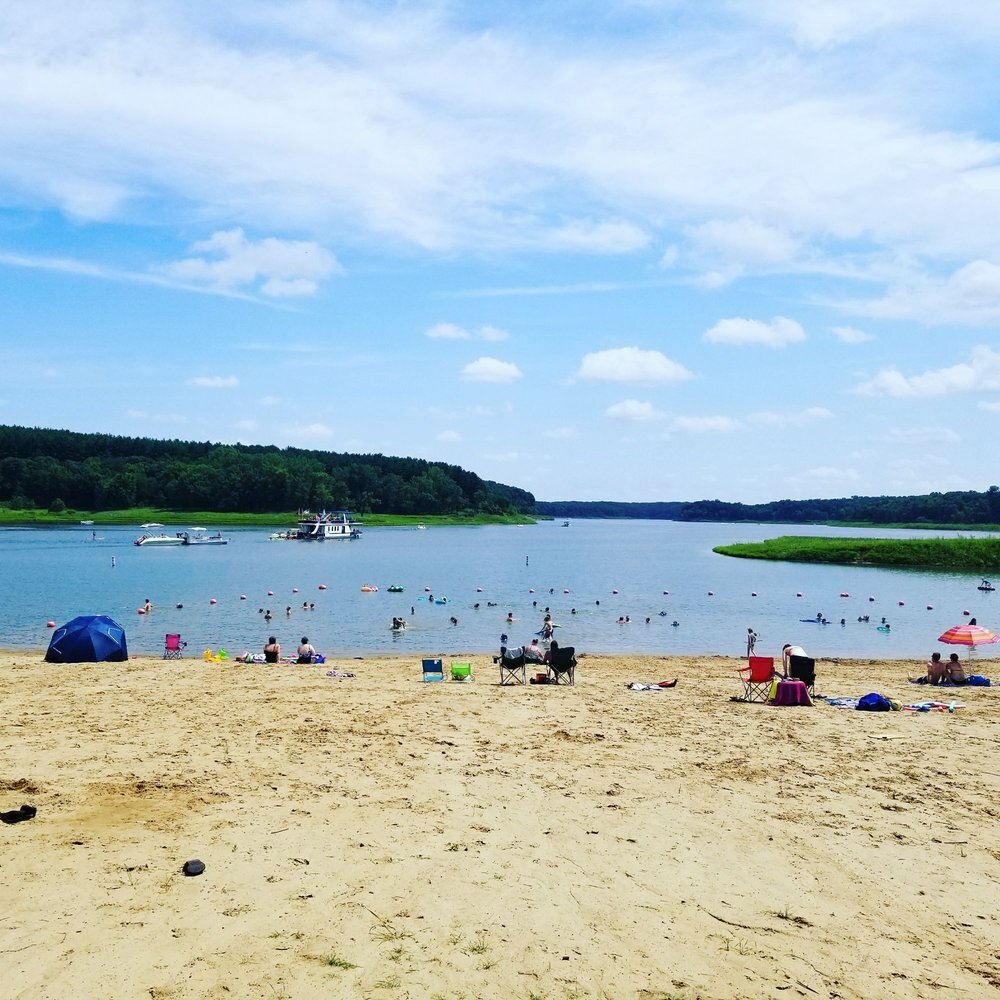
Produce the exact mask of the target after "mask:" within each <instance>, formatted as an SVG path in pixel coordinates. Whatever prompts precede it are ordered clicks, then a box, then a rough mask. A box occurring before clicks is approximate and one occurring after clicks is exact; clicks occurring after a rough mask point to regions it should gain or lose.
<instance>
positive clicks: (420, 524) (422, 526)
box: [417, 521, 427, 531]
mask: <svg viewBox="0 0 1000 1000" xmlns="http://www.w3.org/2000/svg"><path fill="white" fill-rule="evenodd" d="M426 530H427V525H426V524H424V522H423V521H420V522H418V524H417V531H426Z"/></svg>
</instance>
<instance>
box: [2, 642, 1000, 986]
mask: <svg viewBox="0 0 1000 1000" xmlns="http://www.w3.org/2000/svg"><path fill="white" fill-rule="evenodd" d="M452 659H455V660H469V661H471V663H472V666H473V673H474V676H475V683H473V684H454V683H450V682H447V683H443V684H442V683H437V684H424V683H421V681H420V665H419V661H418V660H413V659H410V658H384V659H365V660H331V661H328V662H327V664H325V665H324V666H322V667H297V666H278V667H262V666H253V667H244V666H240V665H237V664H233V663H228V664H222V665H206V664H204V663H202V662H200V661H196V660H194V659H185V660H182V661H169V662H165V661H162V660H159V659H148V658H140V659H135V660H132V661H130V662H129V663H127V664H96V665H95V664H90V665H67V666H54V665H50V664H45V663H44V662H42V658H41V654H40V653H7V654H0V694H2V701H0V704H2V706H3V714H2V718H0V740H2V747H3V767H2V770H0V810H10V809H16V808H17V807H19V806H20V805H21V804H22V803H31V804H33V805H34V806H36V807H37V809H38V813H37V816H36V817H35V818H34V819H31V820H28V821H25V822H21V823H17V824H10V825H2V826H0V838H2V845H3V846H2V851H0V894H2V898H3V900H4V906H3V907H2V911H0V953H2V955H3V968H4V975H3V981H4V988H3V993H4V995H5V996H10V997H25V998H27V997H32V998H63V997H109V998H111V997H114V998H131V997H136V998H138V997H144V998H148V997H153V998H167V997H170V998H195V997H292V998H299V997H386V998H391V997H414V998H416V997H419V998H429V997H446V998H459V997H464V998H471V997H484V998H494V997H504V998H506V997H512V998H524V1000H528V998H545V1000H557V998H558V1000H563V998H584V997H586V998H590V997H595V998H596V997H600V998H619V997H623V998H636V1000H640V998H641V1000H668V998H671V1000H679V998H683V1000H695V998H713V1000H714V998H719V1000H728V998H739V997H748V998H750V997H754V998H755V997H781V998H788V997H808V998H813V997H824V998H835V997H839V998H880V997H898V998H914V997H928V998H930V997H934V998H936V1000H940V998H942V997H953V996H954V997H986V996H992V995H996V992H997V990H998V989H1000V926H998V919H1000V918H998V915H997V907H996V901H997V899H998V898H1000V894H998V890H1000V837H998V833H1000V822H998V819H1000V805H998V802H1000V755H998V753H997V751H998V749H1000V726H998V722H1000V702H998V698H1000V689H996V688H976V689H962V690H960V691H958V692H957V693H956V692H949V694H948V696H949V699H950V697H955V696H956V695H957V697H959V698H960V700H961V701H962V702H964V704H965V705H966V706H967V707H966V708H963V709H958V710H956V711H955V712H954V713H953V714H948V713H930V714H915V713H909V712H901V713H896V712H893V713H886V714H872V713H862V712H854V711H844V710H838V709H834V708H831V707H830V706H827V705H824V704H817V705H816V706H815V707H813V708H787V709H786V708H773V707H769V706H766V705H748V704H741V703H733V702H730V700H729V698H730V696H731V695H734V694H737V693H738V692H739V689H740V688H739V684H738V681H737V680H736V675H735V673H734V671H735V668H736V667H737V666H738V665H739V661H737V660H734V659H724V658H706V657H675V658H669V659H667V658H659V657H644V656H621V657H615V656H600V657H597V656H595V657H582V658H581V659H580V663H579V666H578V670H577V684H576V686H575V687H557V688H556V687H546V686H537V687H533V686H527V687H504V688H501V687H499V686H498V685H497V671H496V668H495V667H494V665H493V663H492V659H491V657H489V656H483V655H472V656H462V655H459V654H455V655H453V656H452V655H445V662H446V664H447V663H448V662H449V661H450V660H452ZM997 667H998V664H997V661H995V660H994V661H988V660H986V659H985V657H982V656H981V655H980V656H978V667H977V669H980V671H981V672H983V673H986V674H992V676H993V677H994V680H996V679H997V678H998V675H1000V669H997ZM329 669H340V670H346V671H352V672H354V673H355V675H356V676H355V677H354V678H351V679H338V678H331V677H327V676H326V671H327V670H329ZM917 669H919V667H918V666H916V665H914V664H912V663H902V662H886V661H867V660H866V661H860V660H852V661H839V662H836V661H835V662H820V664H819V680H818V690H819V691H820V693H822V694H829V695H844V696H858V695H861V694H864V693H866V692H868V691H872V690H876V691H880V692H882V693H884V694H886V695H889V696H892V697H898V698H901V699H902V700H911V701H913V700H920V699H921V698H927V697H932V696H933V694H934V693H935V692H934V691H933V689H926V688H922V687H916V686H912V685H908V684H907V683H906V673H907V671H909V672H911V673H912V672H915V671H916V670H917ZM673 677H678V678H679V683H678V686H677V687H676V688H674V689H672V690H667V691H660V692H634V691H629V690H627V689H626V687H625V684H626V683H627V682H629V681H633V680H634V681H645V682H652V681H659V680H663V679H669V678H673ZM191 858H199V859H201V860H202V861H204V863H205V865H206V870H205V872H204V874H202V875H200V876H198V877H191V878H189V877H185V876H184V875H183V874H181V866H182V865H183V863H184V862H185V860H188V859H191Z"/></svg>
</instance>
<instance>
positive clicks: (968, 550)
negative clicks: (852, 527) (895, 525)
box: [712, 535, 1000, 574]
mask: <svg viewBox="0 0 1000 1000" xmlns="http://www.w3.org/2000/svg"><path fill="white" fill-rule="evenodd" d="M712 551H713V552H718V553H719V554H720V555H724V556H735V557H737V558H740V559H772V560H780V561H784V562H806V563H832V564H836V565H840V566H888V567H893V568H898V569H939V570H947V571H951V572H956V573H961V572H970V573H985V574H994V573H997V572H1000V538H965V537H961V538H822V537H821V538H808V537H804V536H801V535H782V536H781V537H780V538H770V539H767V540H766V541H763V542H737V543H735V544H733V545H717V546H716V547H715V548H714V549H713V550H712Z"/></svg>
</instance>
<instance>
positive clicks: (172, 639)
mask: <svg viewBox="0 0 1000 1000" xmlns="http://www.w3.org/2000/svg"><path fill="white" fill-rule="evenodd" d="M186 645H187V643H186V642H182V641H181V637H180V635H174V634H173V633H171V634H170V635H168V636H165V637H164V641H163V659H165V660H179V659H180V658H181V657H182V656H183V655H184V654H183V653H182V652H181V650H182V649H183V648H184V647H185V646H186Z"/></svg>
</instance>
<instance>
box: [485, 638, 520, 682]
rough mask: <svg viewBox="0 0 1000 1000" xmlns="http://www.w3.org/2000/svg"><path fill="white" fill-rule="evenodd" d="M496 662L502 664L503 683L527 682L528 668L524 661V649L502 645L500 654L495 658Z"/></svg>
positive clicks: (501, 675) (501, 680) (501, 677)
mask: <svg viewBox="0 0 1000 1000" xmlns="http://www.w3.org/2000/svg"><path fill="white" fill-rule="evenodd" d="M493 662H494V663H499V664H500V683H501V684H527V683H528V678H527V670H526V668H525V662H524V650H523V649H522V648H520V647H518V648H517V649H507V648H506V647H504V646H501V647H500V655H499V656H496V657H494V658H493Z"/></svg>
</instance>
